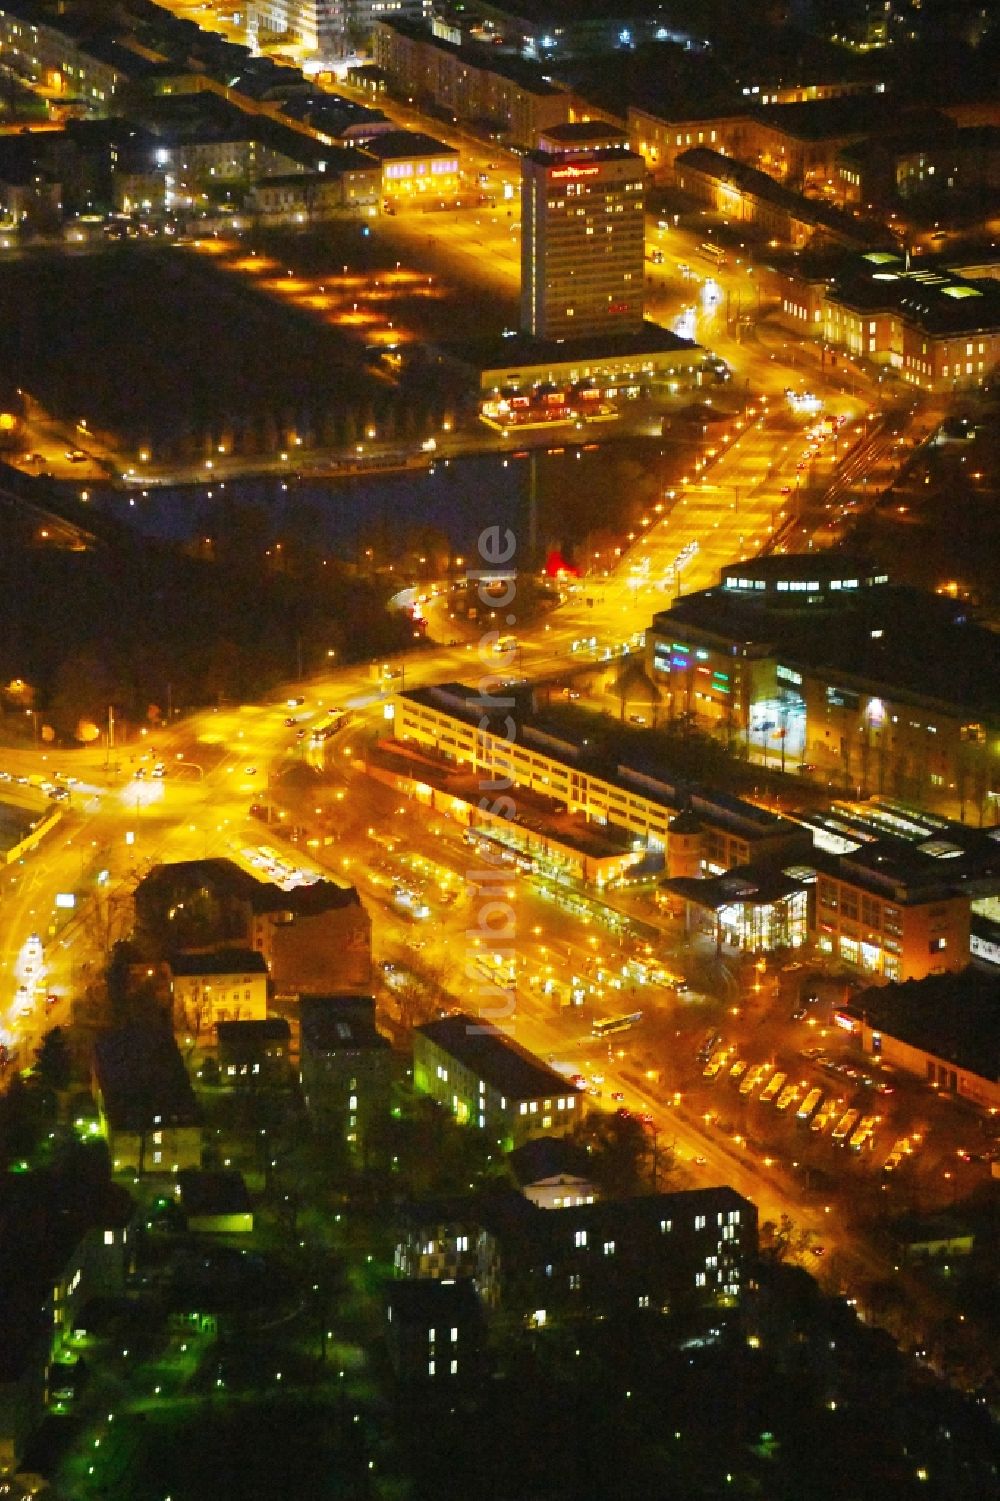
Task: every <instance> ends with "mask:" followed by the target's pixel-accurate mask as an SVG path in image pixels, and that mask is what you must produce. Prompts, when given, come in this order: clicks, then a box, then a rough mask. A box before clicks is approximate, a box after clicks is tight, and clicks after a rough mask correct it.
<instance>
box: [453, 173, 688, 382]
mask: <svg viewBox="0 0 1000 1501" xmlns="http://www.w3.org/2000/svg"><path fill="white" fill-rule="evenodd" d="M538 154H539V155H540V156H541V157H542V159H543V160H545V159H547V160H548V161H549V162H550V163H551V161H552V157H551V154H548V153H545V152H540V153H538ZM612 154H613V155H614V156H620V155H621V153H620V152H617V151H616V152H613V153H612ZM445 348H446V350H447V352H448V353H449V354H451V355H452V356H453V358H456V359H460V360H462V361H463V362H464V363H466V364H468V365H471V366H473V368H475V369H478V370H506V369H511V370H513V369H516V368H518V367H519V366H524V365H564V364H569V363H580V362H586V363H594V362H600V361H601V360H625V359H629V358H634V359H636V360H641V359H644V358H647V357H649V356H654V355H670V354H685V355H687V354H691V353H692V351H694V350H696V349H697V348H698V345H697V344H695V343H694V342H693V341H692V340H691V339H682V338H681V336H680V335H679V334H675V333H673V332H672V331H671V330H670V329H668V328H660V326H659V325H658V324H655V323H644V324H643V326H642V328H641V329H639V330H637V331H636V332H635V333H631V334H624V333H623V334H592V335H588V336H587V337H585V338H580V339H533V338H532V337H531V336H530V335H529V334H520V333H519V334H513V335H511V336H510V337H509V338H499V339H497V338H489V339H481V340H473V341H469V342H467V343H463V344H461V345H454V344H452V345H448V346H445Z"/></svg>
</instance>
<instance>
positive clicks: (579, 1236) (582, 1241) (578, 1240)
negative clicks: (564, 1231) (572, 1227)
mask: <svg viewBox="0 0 1000 1501" xmlns="http://www.w3.org/2000/svg"><path fill="white" fill-rule="evenodd" d="M573 1244H574V1245H575V1246H576V1247H577V1248H578V1249H579V1248H582V1247H584V1246H586V1244H587V1232H586V1230H577V1231H575V1232H574V1235H573Z"/></svg>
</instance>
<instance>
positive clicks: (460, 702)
mask: <svg viewBox="0 0 1000 1501" xmlns="http://www.w3.org/2000/svg"><path fill="white" fill-rule="evenodd" d="M691 597H695V596H691ZM659 618H660V617H657V619H659ZM403 696H404V697H405V698H407V699H410V700H411V701H412V702H414V703H419V704H426V705H427V706H428V707H430V708H432V709H435V710H437V712H439V713H443V714H453V715H455V717H456V718H458V719H462V720H465V721H466V722H471V723H475V724H477V725H479V724H480V723H481V721H483V720H484V719H485V721H486V723H485V724H483V725H482V728H484V729H488V728H489V727H490V724H491V716H490V714H489V712H488V710H484V708H483V706H482V704H481V702H480V692H479V690H478V689H477V688H470V687H468V686H466V685H465V684H464V683H440V684H436V685H435V686H433V687H428V688H412V689H408V690H407V691H406V693H405V694H404V695H403ZM511 696H512V697H513V698H514V700H515V702H514V704H513V706H512V707H510V708H507V707H504V708H502V709H501V710H499V711H498V713H497V716H496V718H497V721H498V722H497V728H496V733H498V734H505V723H506V719H507V716H508V714H509V715H511V716H512V717H513V719H514V720H515V722H516V723H517V725H518V727H519V729H520V732H521V733H520V735H519V737H518V738H519V739H520V740H526V741H532V740H533V741H534V742H535V744H536V745H537V747H538V749H539V750H540V751H541V752H542V753H543V754H546V755H550V756H552V757H553V759H555V760H557V761H560V762H562V763H563V764H564V765H575V766H580V767H582V768H585V769H587V770H588V771H589V772H590V773H591V774H593V775H597V776H602V777H604V779H605V780H607V781H609V782H611V783H613V784H615V785H617V786H619V787H624V788H628V790H629V791H632V792H639V793H641V794H642V796H643V797H647V798H649V799H650V801H652V802H655V803H659V804H660V805H661V806H663V807H664V808H667V809H669V810H671V811H676V812H680V811H681V810H682V809H684V808H690V809H691V810H692V811H693V812H694V813H695V814H696V815H700V816H701V817H702V818H703V819H704V820H705V821H706V822H709V823H712V824H714V825H716V826H719V825H722V826H725V827H727V828H730V829H732V830H734V831H736V832H738V833H740V834H742V835H744V836H745V837H747V838H749V839H754V838H760V837H764V836H770V835H774V834H778V833H781V832H783V831H787V832H788V833H789V834H794V833H795V827H794V825H792V824H791V823H789V821H788V820H787V819H785V818H783V817H782V816H781V815H780V814H777V813H773V812H771V810H770V809H769V808H761V807H758V806H757V805H756V804H755V803H748V802H746V801H745V800H744V799H743V798H739V797H736V796H734V795H733V794H731V793H727V792H719V791H716V790H714V789H711V790H710V789H708V788H703V787H700V786H698V785H697V784H693V783H688V782H682V781H680V780H679V779H674V780H670V779H669V778H668V777H667V776H666V775H665V774H664V772H663V768H662V766H661V764H660V763H659V761H658V759H657V756H656V752H655V750H653V749H648V750H643V749H641V748H639V747H635V748H631V747H630V749H629V753H628V760H627V761H616V762H615V764H612V765H606V764H604V763H603V762H602V763H600V764H598V763H597V762H596V761H595V759H594V758H593V756H592V753H591V752H590V751H588V750H587V748H586V747H585V746H584V745H582V744H574V743H571V742H570V741H568V740H566V739H565V738H560V737H559V736H557V735H553V734H549V733H547V732H546V728H545V726H546V721H545V718H544V715H536V714H535V713H534V711H533V709H532V707H531V696H530V695H528V696H527V697H525V695H524V694H523V693H522V694H518V693H517V691H516V690H514V691H513V692H512V694H511ZM563 733H565V732H563Z"/></svg>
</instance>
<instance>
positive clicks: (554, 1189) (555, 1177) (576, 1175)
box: [507, 1136, 601, 1209]
mask: <svg viewBox="0 0 1000 1501" xmlns="http://www.w3.org/2000/svg"><path fill="white" fill-rule="evenodd" d="M507 1166H508V1167H509V1168H510V1170H511V1172H512V1173H513V1175H514V1179H515V1181H516V1183H517V1186H518V1188H519V1189H520V1191H521V1193H523V1194H524V1197H525V1198H526V1199H530V1200H531V1202H532V1204H537V1205H538V1207H539V1209H575V1208H576V1207H577V1206H578V1205H580V1204H593V1203H594V1201H595V1199H599V1198H600V1197H601V1194H600V1191H599V1189H598V1188H597V1186H596V1185H595V1183H594V1182H593V1179H592V1177H591V1173H590V1161H589V1158H588V1156H587V1152H586V1150H585V1149H584V1148H583V1147H578V1146H577V1145H576V1144H575V1143H574V1142H572V1141H567V1140H566V1139H565V1137H559V1136H537V1137H535V1138H534V1139H533V1140H531V1141H526V1142H524V1143H523V1145H522V1146H519V1147H517V1148H516V1149H515V1150H514V1151H513V1152H511V1153H510V1154H509V1155H508V1157H507Z"/></svg>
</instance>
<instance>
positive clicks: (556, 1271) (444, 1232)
mask: <svg viewBox="0 0 1000 1501" xmlns="http://www.w3.org/2000/svg"><path fill="white" fill-rule="evenodd" d="M756 1251H757V1210H756V1207H755V1205H753V1204H752V1203H751V1202H750V1201H749V1200H747V1199H744V1198H743V1197H742V1196H741V1195H740V1194H738V1193H736V1191H735V1190H734V1189H731V1188H705V1189H693V1190H689V1191H686V1192H680V1193H670V1194H649V1195H645V1196H643V1197H640V1198H632V1199H614V1200H612V1199H605V1200H600V1201H596V1202H594V1203H590V1204H578V1205H574V1206H573V1207H570V1208H561V1209H554V1208H553V1209H545V1208H541V1207H539V1206H538V1205H537V1204H534V1203H531V1202H530V1201H529V1200H528V1199H526V1198H524V1197H523V1196H522V1195H521V1194H519V1193H517V1192H511V1193H509V1194H501V1195H496V1196H494V1197H491V1198H488V1199H483V1200H481V1201H473V1200H470V1201H469V1202H468V1203H467V1204H464V1205H463V1204H460V1203H452V1204H447V1205H441V1204H431V1205H427V1206H421V1205H415V1206H412V1207H411V1208H410V1209H409V1210H408V1211H407V1213H406V1215H405V1217H404V1219H403V1222H402V1225H401V1229H400V1232H399V1236H398V1240H397V1246H396V1268H397V1270H398V1271H399V1272H401V1273H402V1275H404V1276H410V1277H412V1276H424V1277H431V1278H435V1277H436V1278H452V1277H472V1278H473V1279H474V1281H475V1284H476V1288H477V1290H478V1292H479V1295H480V1297H481V1298H482V1300H483V1303H484V1304H485V1305H486V1307H488V1308H492V1309H498V1308H502V1309H503V1311H504V1312H505V1313H506V1314H508V1315H513V1316H514V1317H516V1318H518V1319H523V1320H525V1321H526V1322H528V1323H532V1324H534V1325H535V1326H536V1327H540V1326H542V1325H544V1324H546V1323H549V1322H552V1321H558V1320H560V1319H564V1318H565V1319H573V1318H579V1317H590V1318H592V1317H601V1316H612V1317H613V1316H615V1315H616V1314H623V1313H625V1312H627V1311H630V1310H641V1309H650V1310H654V1311H659V1312H661V1313H662V1312H668V1313H675V1312H676V1313H680V1312H683V1311H686V1310H690V1309H694V1308H699V1307H727V1306H735V1305H737V1304H738V1303H739V1302H740V1299H741V1297H742V1294H743V1289H744V1283H745V1276H746V1271H745V1269H746V1264H747V1262H748V1261H749V1260H750V1259H751V1258H752V1257H753V1256H754V1255H756Z"/></svg>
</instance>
